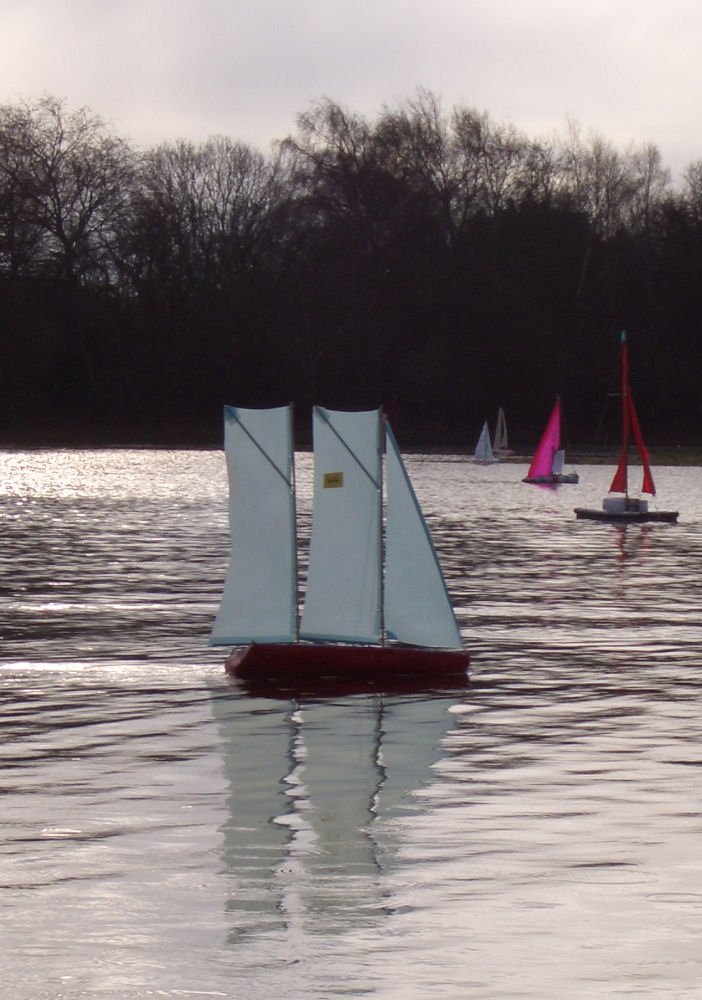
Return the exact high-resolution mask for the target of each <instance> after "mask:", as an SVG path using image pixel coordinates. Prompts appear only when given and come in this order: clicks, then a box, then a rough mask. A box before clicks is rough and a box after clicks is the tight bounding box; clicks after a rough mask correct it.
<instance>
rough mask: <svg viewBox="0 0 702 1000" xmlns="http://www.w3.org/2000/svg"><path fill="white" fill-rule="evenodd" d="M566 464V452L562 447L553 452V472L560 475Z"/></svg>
mask: <svg viewBox="0 0 702 1000" xmlns="http://www.w3.org/2000/svg"><path fill="white" fill-rule="evenodd" d="M564 464H565V452H564V451H563V449H562V448H559V449H558V451H554V453H553V461H552V462H551V472H552V473H553V475H554V476H560V474H561V473H562V472H563V466H564Z"/></svg>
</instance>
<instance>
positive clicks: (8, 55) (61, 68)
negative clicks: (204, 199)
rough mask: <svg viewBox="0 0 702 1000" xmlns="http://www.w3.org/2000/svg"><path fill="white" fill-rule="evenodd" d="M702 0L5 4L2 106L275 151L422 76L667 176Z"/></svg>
mask: <svg viewBox="0 0 702 1000" xmlns="http://www.w3.org/2000/svg"><path fill="white" fill-rule="evenodd" d="M701 56H702V0H0V102H12V101H14V100H17V99H33V98H35V97H39V96H41V95H42V94H50V95H52V96H54V97H58V98H65V99H66V101H67V103H68V106H69V108H71V109H73V108H77V107H82V106H87V107H89V108H90V109H91V110H92V111H93V112H95V113H96V114H99V115H100V116H101V117H103V118H105V119H107V120H108V121H109V122H110V123H111V124H112V126H113V127H114V129H115V130H116V131H117V132H119V133H120V134H121V135H123V136H124V137H125V138H127V139H129V140H130V141H131V142H132V143H134V144H135V145H140V146H141V145H143V146H148V145H152V144H154V143H157V142H161V141H164V140H166V141H168V140H174V139H177V138H188V139H192V140H194V141H196V142H197V141H200V140H202V139H205V138H207V137H208V136H210V135H214V134H222V135H227V136H229V137H230V138H232V139H234V140H242V141H244V142H247V143H249V144H251V145H255V146H258V147H260V148H261V149H263V150H264V151H266V150H267V149H268V148H269V145H270V143H271V142H272V141H273V140H275V139H282V138H284V137H285V136H286V135H287V134H289V133H291V132H293V131H294V130H295V121H296V116H297V115H298V114H299V113H300V112H303V111H306V110H307V109H308V108H309V107H310V106H311V104H312V103H313V102H314V101H315V100H318V99H319V98H321V97H328V98H331V99H332V100H333V101H336V102H338V103H340V104H342V105H343V106H344V107H346V108H348V109H349V110H351V111H355V112H360V113H361V114H364V115H366V116H367V117H368V118H369V119H371V120H372V119H373V118H374V117H375V116H376V115H377V114H378V112H379V111H380V110H381V109H382V107H383V106H384V105H387V106H390V107H396V106H397V105H398V104H400V103H401V102H403V101H405V100H407V99H411V98H412V97H414V96H415V95H416V93H417V90H418V88H420V87H421V88H424V89H427V90H430V91H432V93H434V94H435V95H436V96H438V97H439V98H441V101H442V104H443V106H444V108H445V109H446V110H450V108H451V107H452V106H453V105H461V106H464V107H470V108H474V109H476V110H478V111H487V112H488V113H489V115H490V116H491V117H492V118H493V119H494V120H496V121H500V122H505V123H511V124H513V125H515V126H516V127H518V128H519V129H521V130H522V131H523V132H525V133H526V134H527V135H528V136H530V137H531V138H544V137H548V136H551V135H553V134H554V133H563V132H564V131H565V129H566V125H567V122H568V120H569V119H570V120H574V121H575V122H577V123H579V124H580V126H581V128H582V129H583V130H584V131H589V130H592V131H594V132H596V133H598V134H599V135H602V136H603V137H604V138H606V139H608V140H610V141H611V142H612V143H614V145H615V146H617V148H619V149H621V150H623V149H624V148H626V146H627V145H628V143H629V142H631V141H633V142H635V143H640V142H653V143H654V144H655V145H656V146H657V147H658V148H659V150H660V152H661V155H662V158H663V164H664V165H665V166H667V167H669V168H670V169H671V170H672V172H673V174H674V176H677V175H679V173H680V171H682V170H683V169H684V168H685V167H686V166H687V165H688V164H689V163H691V162H692V161H694V160H698V159H702V112H701V110H700V101H701V95H702V58H701Z"/></svg>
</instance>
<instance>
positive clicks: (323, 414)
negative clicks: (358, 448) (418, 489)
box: [315, 406, 380, 490]
mask: <svg viewBox="0 0 702 1000" xmlns="http://www.w3.org/2000/svg"><path fill="white" fill-rule="evenodd" d="M315 412H316V413H318V414H319V415H320V417H321V418H322V420H324V422H325V423H326V425H327V427H328V428H329V430H330V431H331V432H332V433H333V434H334V435H335V436H336V438H337V439H338V440H339V441H340V442H341V444H342V445H343V446H344V448H346V450H347V452H348V453H349V455H350V456H351V458H352V459H353V460H354V462H355V463H356V465H358V467H359V468H360V469H361V471H362V472H364V473H365V474H366V476H367V477H368V479H369V480H370V481H371V483H372V484H373V486H374V487H375V488H376V490H379V489H380V483H379V482H377V481H376V479H375V477H374V476H372V475H371V473H370V472H369V471H368V469H367V468H366V467H365V465H364V464H363V462H362V461H361V460H360V458H359V457H358V455H357V454H356V453H355V452H354V451H353V450H352V449H351V448H350V447H349V446H348V444H347V443H346V441H344V439H343V438H342V436H341V434H339V432H338V431H337V429H336V427H335V426H334V424H333V423H332V422H331V420H330V419H329V416H328V414H327V412H326V410H324V409H322V407H321V406H316V407H315Z"/></svg>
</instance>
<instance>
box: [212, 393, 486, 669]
mask: <svg viewBox="0 0 702 1000" xmlns="http://www.w3.org/2000/svg"><path fill="white" fill-rule="evenodd" d="M224 425H225V439H224V446H225V454H226V459H227V471H228V477H229V524H230V536H231V559H230V564H229V570H228V572H227V577H226V581H225V585H224V591H223V594H222V598H221V603H220V608H219V612H218V614H217V617H216V620H215V623H214V626H213V629H212V635H211V637H210V644H211V645H215V646H222V645H227V646H233V647H234V649H233V651H232V653H231V654H230V655H229V657H228V659H227V661H226V669H227V671H228V672H229V673H232V674H234V675H236V676H238V677H242V678H244V679H247V680H265V679H266V678H271V679H280V678H286V679H292V680H294V681H295V682H299V681H301V680H304V681H305V682H308V683H309V682H311V681H312V682H320V681H323V680H329V679H342V680H344V681H359V680H368V681H373V682H378V681H383V680H385V681H395V680H397V679H401V678H406V677H410V676H413V677H415V678H423V679H424V682H425V683H426V684H427V685H429V686H431V684H432V683H433V682H438V681H446V679H447V678H450V677H453V678H456V679H458V678H462V679H467V668H468V653H467V652H466V651H465V650H464V648H463V644H462V641H461V636H460V632H459V629H458V625H457V623H456V618H455V615H454V612H453V608H452V606H451V602H450V599H449V596H448V591H447V589H446V584H445V582H444V577H443V574H442V571H441V567H440V565H439V561H438V558H437V555H436V552H435V549H434V546H433V544H432V540H431V537H430V535H429V531H428V529H427V525H426V522H425V520H424V517H423V514H422V511H421V508H420V506H419V503H418V502H417V498H416V495H415V493H414V490H413V488H412V484H411V482H410V479H409V476H408V474H407V470H406V468H405V465H404V462H403V460H402V457H401V455H400V452H399V450H398V448H397V444H396V442H395V438H394V436H393V434H392V431H391V429H390V426H389V425H388V424H387V423H386V422H385V421H384V419H383V417H382V414H381V411H380V410H368V411H362V412H353V413H350V412H346V411H341V410H328V409H325V408H323V407H319V406H317V407H315V408H314V413H313V438H314V497H313V502H314V511H313V520H312V534H311V539H310V545H309V563H308V567H307V573H306V575H305V576H306V579H305V593H304V602H303V606H302V611H301V614H299V613H298V565H297V563H298V559H297V534H296V510H295V506H296V503H295V501H296V490H295V465H294V451H293V447H292V413H291V407H289V406H282V407H275V408H272V409H244V408H242V407H236V408H235V407H225V414H224ZM383 452H385V458H384V459H383ZM383 528H385V530H384V531H383Z"/></svg>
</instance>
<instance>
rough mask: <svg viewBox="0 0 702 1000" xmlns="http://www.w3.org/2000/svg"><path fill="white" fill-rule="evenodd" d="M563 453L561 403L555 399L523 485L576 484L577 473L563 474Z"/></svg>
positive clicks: (577, 480)
mask: <svg viewBox="0 0 702 1000" xmlns="http://www.w3.org/2000/svg"><path fill="white" fill-rule="evenodd" d="M564 462H565V452H564V451H563V449H562V448H561V401H560V399H558V398H557V399H556V405H555V406H554V407H553V410H552V411H551V416H550V417H549V419H548V423H547V424H546V430H545V431H544V433H543V434H542V436H541V440H540V441H539V447H538V448H537V449H536V452H535V454H534V458H533V460H532V463H531V465H530V466H529V471H528V472H527V474H526V476H525V477H524V479H522V482H523V483H534V484H535V485H537V486H560V484H561V483H578V482H579V481H580V477H579V476H578V474H577V472H568V473H565V472H563V464H564Z"/></svg>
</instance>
